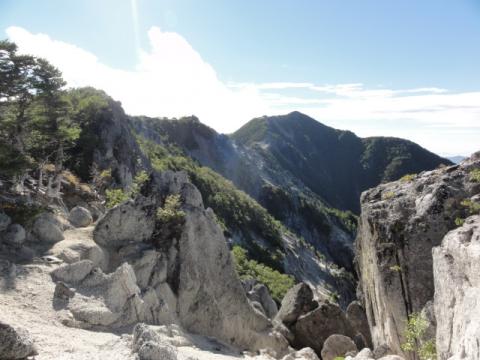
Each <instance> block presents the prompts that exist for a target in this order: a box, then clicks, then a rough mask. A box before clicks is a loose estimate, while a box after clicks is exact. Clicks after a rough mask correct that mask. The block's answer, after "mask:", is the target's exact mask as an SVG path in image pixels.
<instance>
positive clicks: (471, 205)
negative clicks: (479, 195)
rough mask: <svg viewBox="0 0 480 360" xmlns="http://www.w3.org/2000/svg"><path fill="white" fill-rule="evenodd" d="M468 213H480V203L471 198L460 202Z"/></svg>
mask: <svg viewBox="0 0 480 360" xmlns="http://www.w3.org/2000/svg"><path fill="white" fill-rule="evenodd" d="M460 204H461V205H462V206H463V207H464V208H465V209H466V210H467V213H468V216H470V215H475V214H479V213H480V204H479V203H477V202H473V201H472V200H470V199H465V200H463V201H462V202H461V203H460Z"/></svg>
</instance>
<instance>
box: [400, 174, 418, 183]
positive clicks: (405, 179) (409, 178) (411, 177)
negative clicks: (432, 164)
mask: <svg viewBox="0 0 480 360" xmlns="http://www.w3.org/2000/svg"><path fill="white" fill-rule="evenodd" d="M416 176H417V175H416V174H407V175H403V176H402V177H401V178H400V181H401V182H411V181H413V180H414V179H415V177H416Z"/></svg>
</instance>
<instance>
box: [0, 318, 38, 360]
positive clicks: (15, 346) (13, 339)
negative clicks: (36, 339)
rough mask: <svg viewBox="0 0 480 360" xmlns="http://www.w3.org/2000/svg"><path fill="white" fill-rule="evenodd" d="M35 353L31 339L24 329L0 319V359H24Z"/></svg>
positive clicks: (36, 352)
mask: <svg viewBox="0 0 480 360" xmlns="http://www.w3.org/2000/svg"><path fill="white" fill-rule="evenodd" d="M37 354H38V351H37V349H36V347H35V345H34V343H33V339H32V338H31V337H30V335H29V334H28V332H27V331H26V330H24V329H20V328H14V327H12V326H10V325H8V324H5V323H3V322H1V321H0V359H8V360H14V359H25V358H26V357H28V356H33V355H37Z"/></svg>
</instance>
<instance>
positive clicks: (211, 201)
mask: <svg viewBox="0 0 480 360" xmlns="http://www.w3.org/2000/svg"><path fill="white" fill-rule="evenodd" d="M137 142H138V144H139V145H140V148H141V149H142V151H143V153H144V154H145V155H146V156H147V157H148V158H149V159H150V161H151V162H152V165H153V167H154V169H155V170H157V171H165V170H173V171H185V172H187V174H188V176H189V178H190V180H191V182H192V183H193V184H194V185H195V186H196V187H197V188H198V190H199V191H200V193H201V194H202V198H203V202H204V204H205V207H210V208H212V209H213V211H214V213H215V215H216V216H217V219H218V220H219V221H218V223H219V224H220V226H222V228H223V229H224V231H225V229H228V231H229V232H231V233H233V232H240V233H242V234H243V235H244V237H245V238H247V239H248V238H249V236H250V235H249V232H253V233H256V234H258V235H259V236H261V237H262V238H264V239H265V240H266V242H267V244H268V248H260V247H258V248H257V249H255V250H256V251H255V252H254V251H252V255H253V256H255V258H256V259H257V260H258V261H260V262H263V263H266V264H268V265H269V266H273V267H275V268H278V269H282V266H281V263H280V261H279V259H278V258H279V256H281V254H280V255H279V254H278V252H280V253H281V252H282V250H283V240H282V233H283V232H284V231H286V230H285V228H284V227H283V225H282V224H281V223H280V222H279V221H277V220H275V219H274V218H273V216H271V215H270V214H269V213H268V211H267V210H266V209H265V208H263V207H262V206H261V205H260V204H258V202H256V201H255V200H254V199H252V198H251V197H250V196H249V195H247V194H246V193H244V192H243V191H241V190H238V189H237V188H236V187H235V185H233V183H232V182H231V181H229V180H227V179H225V178H224V177H222V176H221V175H219V174H218V173H216V172H215V171H213V170H211V169H210V168H208V167H203V166H200V165H199V164H198V163H196V162H195V161H194V160H193V159H191V158H189V157H187V156H186V155H184V154H182V152H181V150H179V149H178V148H177V147H175V146H174V145H168V144H167V145H159V144H156V143H154V142H152V141H149V140H146V139H144V138H142V137H140V136H138V137H137ZM250 245H251V247H253V245H252V244H250ZM249 250H253V249H249Z"/></svg>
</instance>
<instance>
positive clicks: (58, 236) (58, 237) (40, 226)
mask: <svg viewBox="0 0 480 360" xmlns="http://www.w3.org/2000/svg"><path fill="white" fill-rule="evenodd" d="M32 231H33V234H34V235H35V236H36V237H37V239H38V240H39V241H40V242H45V243H51V244H54V243H57V242H59V241H62V240H63V239H64V237H63V225H62V223H61V222H60V220H59V219H58V218H57V217H56V216H55V215H53V214H50V213H43V214H41V215H40V216H38V217H37V218H36V219H35V222H34V223H33V229H32Z"/></svg>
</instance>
